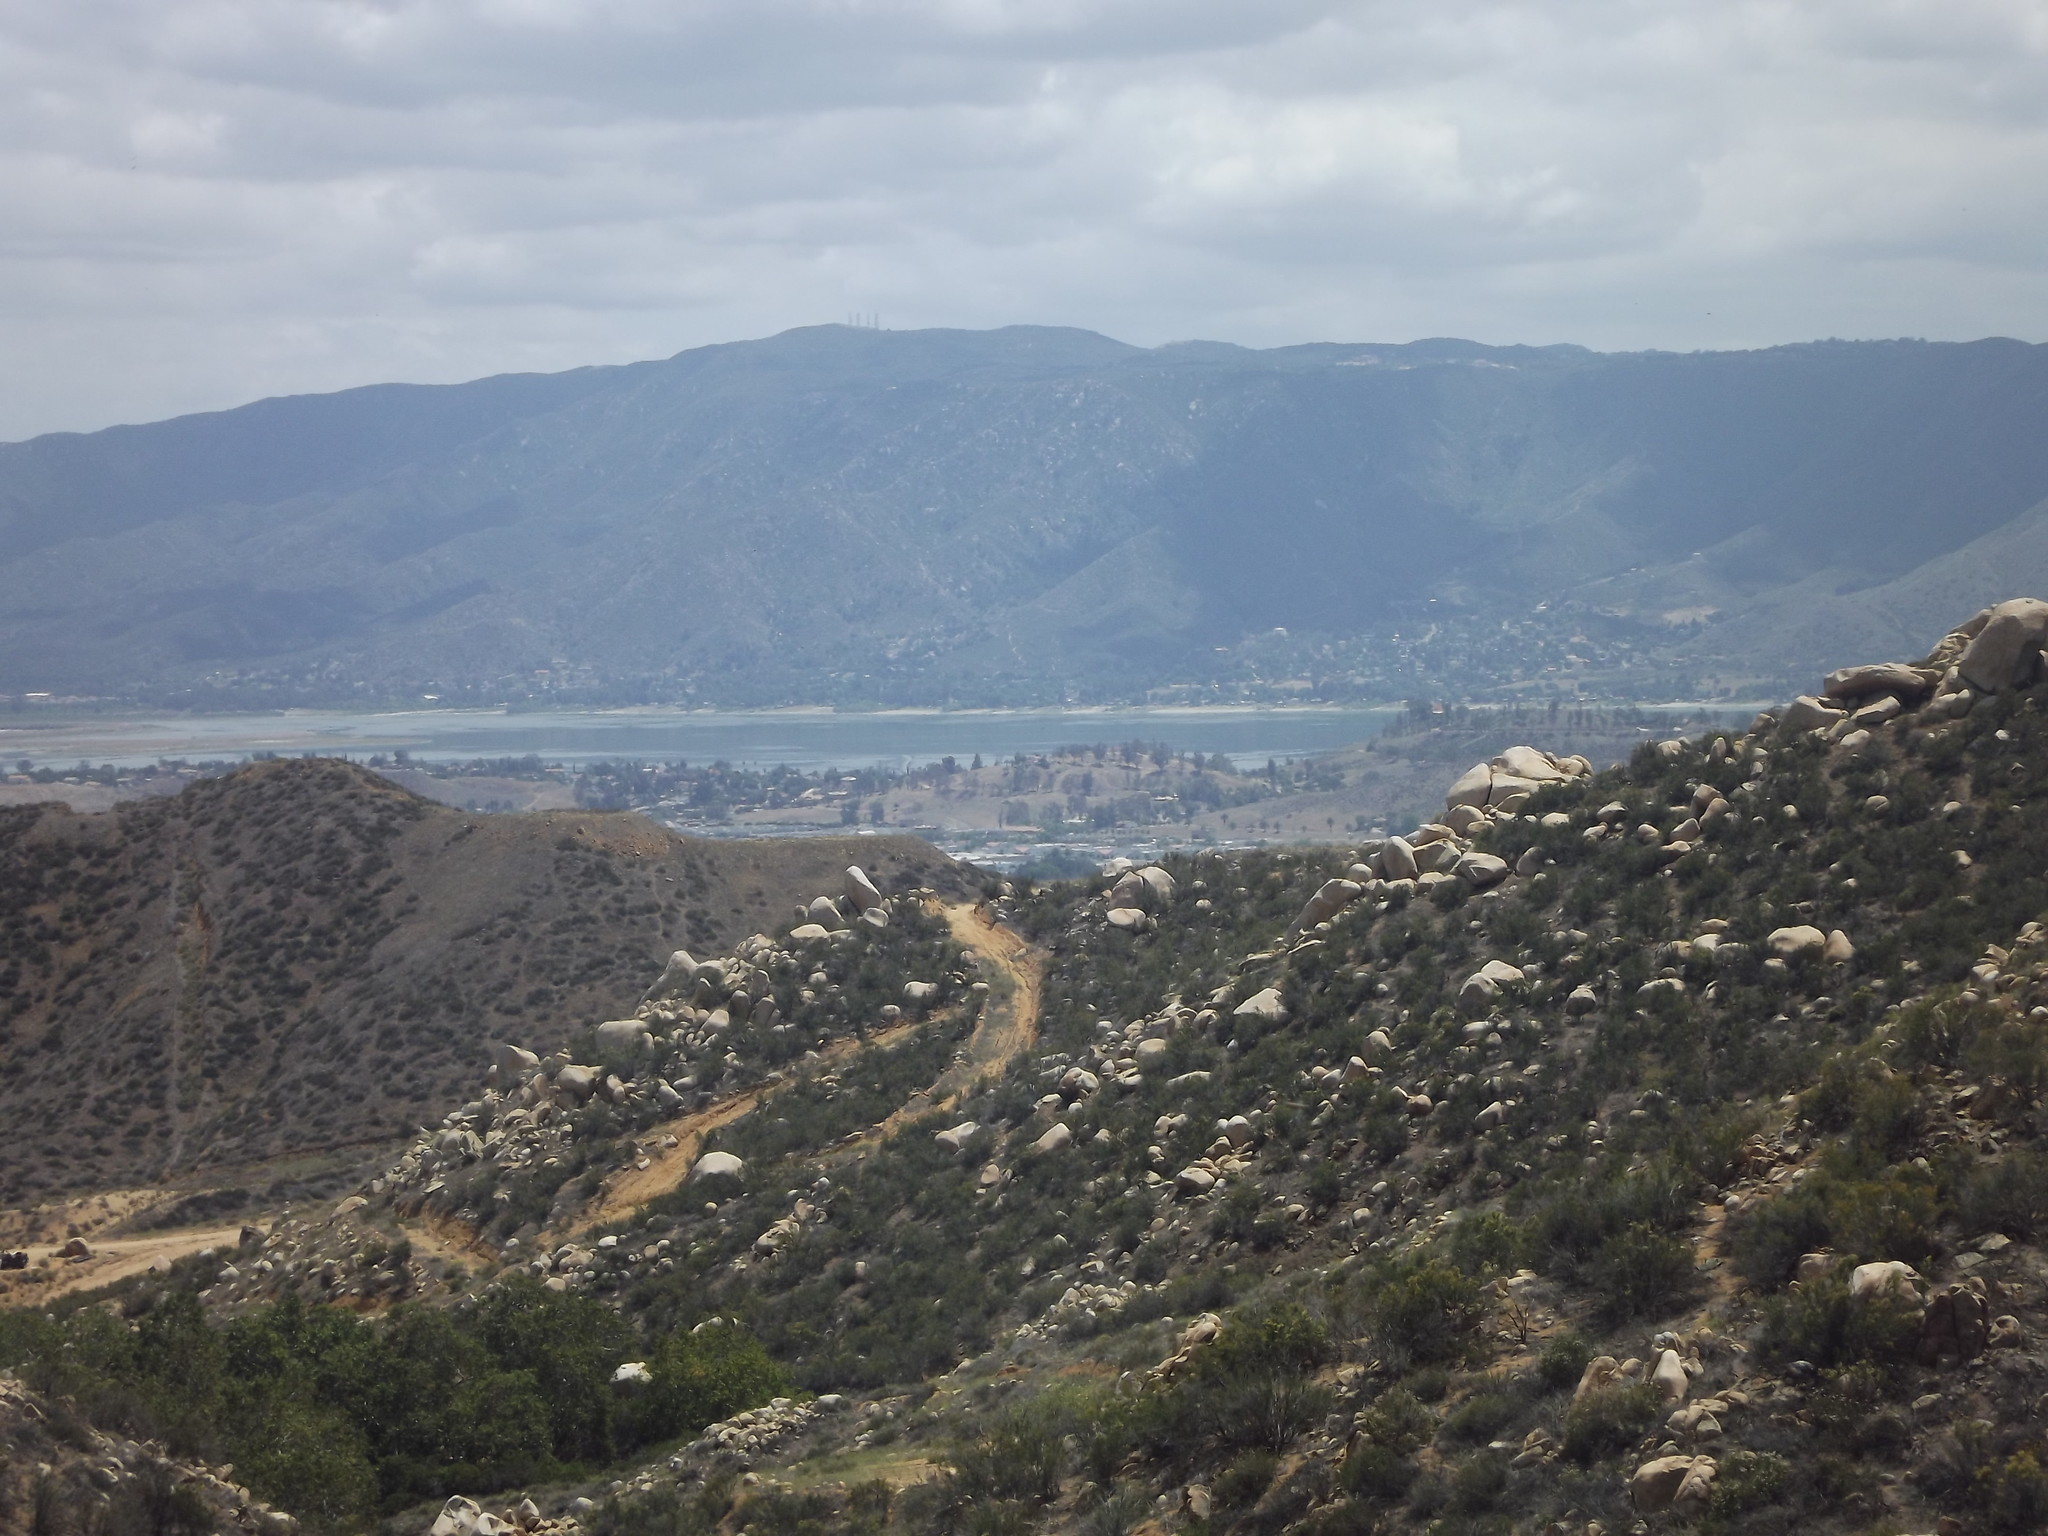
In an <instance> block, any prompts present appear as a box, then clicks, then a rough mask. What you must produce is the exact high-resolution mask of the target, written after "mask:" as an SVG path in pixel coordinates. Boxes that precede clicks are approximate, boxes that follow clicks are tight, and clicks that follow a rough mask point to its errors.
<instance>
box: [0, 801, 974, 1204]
mask: <svg viewBox="0 0 2048 1536" xmlns="http://www.w3.org/2000/svg"><path fill="white" fill-rule="evenodd" d="M855 859H858V860H860V861H861V862H862V863H863V864H864V865H865V867H867V868H868V869H869V870H870V871H871V872H873V873H874V875H875V878H876V879H877V880H878V881H880V882H881V883H882V884H883V885H884V886H885V888H886V887H893V886H894V885H896V884H899V883H907V884H938V885H941V886H946V887H948V888H952V887H953V886H956V885H957V884H958V882H959V880H960V878H961V877H960V875H959V873H958V869H957V866H955V865H953V864H952V863H951V862H950V861H949V860H947V859H945V858H944V857H943V856H942V855H940V854H939V853H937V852H936V850H934V849H932V848H930V847H929V846H927V845H925V844H923V843H920V842H918V841H916V840H915V839H912V838H895V837H864V838H859V839H854V838H820V839H811V840H803V841H792V842H781V843H771V842H748V843H732V842H705V841H697V840H689V839H684V838H679V837H677V836H675V835H674V834H673V833H670V832H668V831H666V830H665V829H663V828H661V827H658V826H656V825H655V824H654V823H652V822H650V821H647V820H644V819H643V818H641V817H638V816H630V815H623V814H608V813H603V812H543V813H537V814H533V815H499V816H471V815H467V814H465V813H463V812H460V811H455V810H452V809H449V808H447V807H443V806H438V805H433V804H431V803H429V802H427V801H424V800H421V799H419V798H417V797H415V796H413V795H411V794H408V793H407V792H405V791H404V790H401V789H399V788H397V787H396V786H394V785H392V784H390V783H388V782H387V781H385V780H382V779H380V778H377V777H376V776H374V775H372V774H370V773H368V772H366V771H364V770H361V769H357V768H353V767H350V766H349V765H347V764H343V763H337V762H331V761H313V762H305V761H300V762H276V763H267V764H258V765H256V766H254V767H251V768H249V769H246V770H244V771H242V772H240V773H237V774H235V775H232V776H231V777H228V778H225V779H217V780H206V781H202V782H200V783H197V784H194V785H193V786H191V787H190V788H189V789H187V790H186V791H185V792H184V793H182V794H180V795H177V796H175V797H171V798H167V799H161V800H151V801H142V802H135V803H132V804H128V805H124V806H121V807H119V808H118V809H116V810H114V811H111V812H106V813H103V814H100V815H90V816H80V815H74V814H72V813H71V812H69V811H66V810H64V809H62V808H61V807H56V806H39V807H27V808H22V809H16V810H9V811H5V812H0V998H4V999H6V1001H5V1002H4V1004H0V1121H4V1122H5V1123H6V1124H7V1125H9V1126H10V1127H14V1128H16V1129H15V1132H14V1133H13V1135H12V1136H11V1138H10V1145H9V1155H8V1156H7V1158H6V1159H5V1160H4V1163H0V1198H5V1199H7V1200H10V1201H14V1200H20V1199H21V1198H22V1197H23V1196H24V1195H26V1194H28V1193H29V1192H31V1191H37V1190H41V1191H49V1190H53V1189H61V1188H76V1187H80V1186H88V1185H98V1186H100V1187H109V1186H118V1185H121V1184H123V1183H130V1182H135V1181H137V1180H142V1179H148V1178H157V1177H162V1176H163V1175H165V1174H167V1173H174V1172H185V1171H189V1170H191V1169H194V1168H202V1167H208V1166H219V1165H223V1164H233V1163H237V1162H246V1161H249V1160H252V1159H256V1158H268V1157H275V1156H278V1155H281V1154H284V1153H289V1152H297V1151H306V1150H310V1149H313V1148H320V1147H328V1146H335V1145H346V1144H354V1143H361V1142H373V1141H377V1140H380V1139H383V1138H385V1137H388V1136H393V1135H398V1134H402V1133H403V1132H404V1131H405V1130H406V1129H407V1128H408V1127H409V1126H411V1125H413V1124H416V1123H417V1122H418V1120H419V1119H420V1118H421V1117H423V1116H428V1117H437V1116H438V1115H439V1114H440V1113H441V1112H442V1111H441V1109H440V1107H439V1106H441V1105H442V1104H443V1103H444V1102H445V1101H446V1100H447V1099H448V1098H449V1097H450V1095H451V1094H456V1093H459V1092H461V1091H462V1089H463V1086H464V1085H465V1084H467V1083H468V1082H469V1081H470V1080H471V1079H472V1078H474V1076H475V1074H476V1072H477V1070H478V1066H477V1064H478V1063H479V1062H480V1061H482V1060H483V1059H484V1056H483V1044H484V1042H485V1041H486V1040H488V1039H492V1038H502V1039H510V1040H513V1041H516V1042H518V1043H521V1044H526V1045H530V1046H533V1047H535V1048H537V1049H541V1050H546V1049H550V1048H552V1047H553V1046H554V1045H556V1044H558V1043H560V1042H561V1041H562V1040H564V1039H566V1038H567V1037H568V1036H569V1035H570V1034H571V1033H572V1032H573V1031H575V1030H578V1029H584V1028H588V1027H589V1026H590V1025H592V1024H594V1023H596V1022H598V1021H599V1020H601V1019H604V1018H610V1017H614V1016H616V1015H617V1014H618V1013H619V1012H621V1011H622V1010H624V1009H627V1008H629V1007H630V1006H631V1005H632V1004H633V1003H634V1002H636V1001H637V1000H638V995H639V993H638V989H639V988H640V987H642V986H644V985H645V981H644V980H635V978H636V977H639V976H641V975H642V974H643V973H644V972H645V971H646V970H647V968H648V967H649V966H650V965H655V966H658V965H659V964H660V963H661V961H662V960H664V959H665V958H666V957H667V955H668V953H669V952H670V951H671V950H673V949H674V948H676V947H677V946H679V945H689V946H696V947H700V948H701V947H707V946H716V945H720V944H730V943H732V942H733V941H734V940H736V939H737V938H740V937H742V936H744V935H745V934H748V933H751V932H753V931H755V930H756V929H758V928H761V927H764V926H773V925H774V924H776V923H777V922H786V921H787V918H788V908H789V905H790V902H791V901H792V900H793V897H792V896H791V894H790V893H791V892H803V891H808V890H811V889H812V888H814V887H815V888H818V889H822V888H824V887H825V886H826V885H827V884H832V885H835V886H836V883H837V881H838V879H839V876H840V872H841V871H842V870H843V869H844V868H845V866H846V864H847V863H848V862H850V861H852V860H855Z"/></svg>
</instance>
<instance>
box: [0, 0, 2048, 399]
mask: <svg viewBox="0 0 2048 1536" xmlns="http://www.w3.org/2000/svg"><path fill="white" fill-rule="evenodd" d="M2044 87H2048V5H2044V4H2043V3H2041V0H1941V3H1938V4H1937V3H1922V0H1889V3H1877V4H1873V3H1871V0H1798V3H1792V0H1770V3H1765V0H1665V3H1659V4H1645V3H1640V0H1549V3H1545V4H1540V5H1537V4H1520V5H1509V4H1500V3H1484V0H1437V3H1434V4H1431V5H1427V6H1417V5H1414V4H1412V3H1407V0H1403V3H1375V0H1261V3H1259V4H1257V5H1251V4H1245V3H1243V0H694V3H692V0H662V3H655V0H102V3H99V4H96V5H93V6H84V7H73V6H50V5H44V4H38V3H35V0H0V207H5V208H6V209H7V210H8V214H7V217H6V218H5V219H4V220H0V348H4V355H5V357H6V359H7V366H6V367H5V369H4V370H0V437H19V436H24V435H27V434H29V433H32V432H36V431H43V430H50V429H54V428H89V427H94V426H99V425H103V424H105V423H108V422H111V421H115V420H135V419H147V418H151V417H156V416H162V415H167V414H171V413H173V412H176V411H181V410H191V409H202V408H208V407H213V406H220V405H226V404H232V403H235V402H238V401H241V400H244V399H249V398H253V397H255V396H258V395H263V394H269V393H279V392H289V391H299V390H310V389H328V388H336V387H341V386H345V385H348V384H354V383H362V382H367V381H371V380H376V379H385V378H411V379H456V378H465V377H471V376H474V375H477V374H481V373H487V372H494V371H500V370H505V369H519V368H560V367H569V366H574V365H576V364H579V363H586V362H594V361H607V360H623V359H627V358H633V357H644V356H654V355H662V354H666V353H668V352H672V351H675V350H677V349H679V348H682V347H685V346H690V345H696V344H699V343H703V342H708V341H719V340H728V339H732V338H735V337H740V336H746V335H756V334H761V333H764V332H770V331H774V330H779V329H782V328H784V327H786V326H790V325H801V324H810V323H817V322H821V321H831V320H837V319H841V318H843V317H844V316H846V315H847V314H848V313H850V312H853V311H877V310H878V311H880V312H881V314H882V316H883V320H884V323H886V324H890V325H896V326H919V325H965V326H983V325H997V324H1004V323H1009V322H1013V321H1032V322H1045V323H1065V324H1076V325H1086V326H1091V327H1094V328H1096V329H1100V330H1103V331H1107V332H1109V333H1111V334H1114V335H1117V336H1120V337H1123V338H1125V339H1128V340H1132V341H1138V342H1159V341H1165V340H1171V339H1177V338H1185V337H1190V336H1211V337H1219V338H1223V339H1227V340H1233V341H1240V342H1244V343H1247V344H1251V345H1270V344H1275V343H1281V342H1288V341H1298V340H1311V339H1334V338H1342V339H1368V338H1370V339H1390V340H1400V339H1406V338H1408V337H1412V336H1418V335H1443V334H1457V335H1468V336H1474V337H1478V338H1480V339H1484V340H1496V341H1536V342H1540V341H1552V340H1576V341H1582V342H1585V343H1587V344H1589V345H1594V346H1602V347H1643V346H1657V347H1671V348H1690V347H1703V346H1704V347H1715V346H1746V345H1757V344H1766V343H1770V342H1774V341H1784V340H1797V339H1804V338H1808V337H1813V336H1821V335H1859V336H1869V335H1901V334H1905V335H1927V336H1949V337H1961V336H1976V335H1984V334H1994V333H1998V334H2007V335H2018V336H2022V337H2026V338H2028V339H2042V338H2043V337H2044V336H2048V273H2044V241H2048V88H2044Z"/></svg>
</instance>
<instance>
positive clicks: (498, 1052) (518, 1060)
mask: <svg viewBox="0 0 2048 1536" xmlns="http://www.w3.org/2000/svg"><path fill="white" fill-rule="evenodd" d="M486 1049H487V1050H489V1051H490V1053H491V1065H492V1066H494V1067H496V1068H497V1069H498V1073H499V1075H500V1076H501V1077H503V1078H504V1079H505V1080H506V1081H507V1082H525V1081H526V1079H527V1078H529V1077H531V1076H533V1074H534V1073H536V1072H538V1071H539V1070H540V1058H539V1057H538V1056H536V1055H534V1054H533V1052H531V1051H529V1050H526V1049H524V1048H523V1047H520V1046H516V1045H507V1044H506V1043H505V1042H504V1041H502V1040H493V1041H491V1042H490V1044H489V1045H488V1046H487V1047H486Z"/></svg>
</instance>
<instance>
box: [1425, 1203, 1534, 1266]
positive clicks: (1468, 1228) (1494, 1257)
mask: <svg viewBox="0 0 2048 1536" xmlns="http://www.w3.org/2000/svg"><path fill="white" fill-rule="evenodd" d="M1522 1242H1523V1238H1522V1231H1521V1228H1519V1227H1518V1226H1516V1225H1515V1223H1514V1222H1512V1221H1510V1220H1509V1219H1508V1218H1507V1217H1506V1216H1504V1215H1502V1214H1501V1213H1500V1212H1499V1211H1485V1212H1482V1213H1481V1214H1479V1215H1476V1216H1472V1215H1468V1216H1466V1217H1465V1218H1464V1220H1462V1221H1459V1222H1457V1223H1456V1224H1454V1225H1453V1226H1452V1227H1451V1230H1450V1232H1449V1233H1448V1234H1447V1235H1446V1237H1445V1238H1444V1240H1443V1244H1442V1247H1443V1253H1444V1257H1446V1258H1447V1259H1449V1260H1450V1262H1451V1263H1453V1264H1455V1265H1456V1266H1457V1267H1458V1268H1459V1269H1462V1270H1463V1271H1464V1272H1465V1273H1466V1274H1468V1275H1473V1276H1477V1277H1480V1278H1489V1277H1491V1276H1493V1275H1499V1274H1505V1273H1507V1272H1508V1271H1509V1270H1511V1269H1513V1268H1514V1267H1515V1256H1516V1255H1517V1254H1518V1253H1520V1252H1521V1249H1522Z"/></svg>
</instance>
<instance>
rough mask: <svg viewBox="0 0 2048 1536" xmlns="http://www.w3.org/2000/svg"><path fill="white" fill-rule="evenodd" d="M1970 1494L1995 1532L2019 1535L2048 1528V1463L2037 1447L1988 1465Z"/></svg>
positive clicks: (2022, 1450) (2028, 1447) (2015, 1452)
mask: <svg viewBox="0 0 2048 1536" xmlns="http://www.w3.org/2000/svg"><path fill="white" fill-rule="evenodd" d="M1971 1493H1972V1495H1973V1499H1972V1502H1974V1503H1975V1504H1976V1505H1977V1507H1978V1508H1979V1509H1981V1510H1982V1511H1983V1512H1984V1521H1985V1524H1986V1525H1987V1526H1988V1527H1989V1528H1990V1529H1991V1530H1993V1531H1997V1532H2000V1533H2004V1532H2013V1533H2015V1536H2017V1533H2019V1532H2022V1531H2038V1530H2041V1529H2042V1528H2043V1527H2048V1466H2044V1465H2043V1453H2042V1451H2041V1449H2040V1447H2038V1446H2027V1447H2023V1448H2022V1449H2020V1450H2017V1451H2014V1452H2013V1453H2012V1454H2011V1455H2010V1456H2007V1457H2006V1458H2005V1459H2004V1460H2002V1461H1997V1462H1993V1463H1992V1464H1991V1465H1990V1466H1988V1467H1985V1468H1984V1469H1983V1470H1981V1471H1980V1472H1978V1474H1977V1479H1976V1485H1975V1487H1974V1488H1972V1490H1971Z"/></svg>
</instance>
